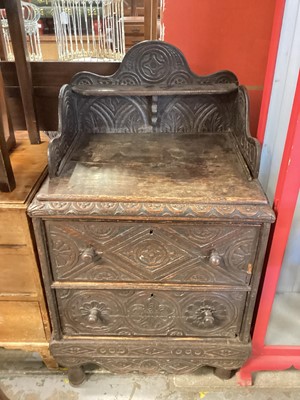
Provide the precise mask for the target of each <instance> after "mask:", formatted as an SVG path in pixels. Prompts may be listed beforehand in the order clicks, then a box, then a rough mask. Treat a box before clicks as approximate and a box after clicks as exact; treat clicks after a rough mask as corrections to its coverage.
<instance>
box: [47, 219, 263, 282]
mask: <svg viewBox="0 0 300 400" xmlns="http://www.w3.org/2000/svg"><path fill="white" fill-rule="evenodd" d="M46 229H47V235H48V243H49V253H50V258H51V262H52V268H53V274H54V278H55V279H57V280H62V281H63V280H71V281H90V280H92V281H153V282H155V281H165V282H193V283H198V282H199V283H213V284H215V283H227V284H233V283H245V282H248V281H249V265H251V266H252V265H253V263H254V258H255V248H256V246H257V241H258V234H259V227H257V226H248V225H247V226H240V225H236V226H234V225H231V226H230V227H228V226H226V225H222V224H205V223H201V224H190V225H189V224H170V225H165V224H151V223H125V222H124V223H114V222H91V221H86V222H84V221H81V222H76V221H70V222H69V221H63V222H62V221H55V222H54V221H47V222H46ZM214 256H215V257H216V259H214ZM251 271H252V267H251ZM251 271H250V273H251Z"/></svg>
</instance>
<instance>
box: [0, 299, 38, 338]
mask: <svg viewBox="0 0 300 400" xmlns="http://www.w3.org/2000/svg"><path fill="white" fill-rule="evenodd" d="M45 341H46V338H45V332H44V327H43V322H42V317H41V312H40V308H39V304H38V303H36V302H22V301H0V342H45Z"/></svg>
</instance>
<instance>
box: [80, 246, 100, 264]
mask: <svg viewBox="0 0 300 400" xmlns="http://www.w3.org/2000/svg"><path fill="white" fill-rule="evenodd" d="M101 255H102V253H100V252H97V251H96V250H95V249H94V248H93V247H88V248H87V249H85V250H84V251H83V252H82V254H81V258H82V259H83V261H87V262H92V261H95V260H98V259H100V258H101Z"/></svg>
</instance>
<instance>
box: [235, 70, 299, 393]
mask: <svg viewBox="0 0 300 400" xmlns="http://www.w3.org/2000/svg"><path fill="white" fill-rule="evenodd" d="M299 149H300V73H299V75H298V83H297V87H296V92H295V98H294V103H293V108H292V113H291V118H290V123H289V128H288V132H287V138H286V142H285V148H284V153H283V158H282V162H281V167H280V173H279V178H278V182H277V187H276V193H275V199H274V210H275V213H276V215H277V220H276V223H275V228H274V233H273V238H272V244H271V248H270V253H269V258H268V262H267V268H266V275H265V279H264V286H263V289H262V294H261V298H260V303H259V308H258V313H257V318H256V322H255V327H254V332H253V338H252V355H251V357H250V358H249V360H248V361H247V362H246V363H245V364H244V366H243V367H242V368H241V369H240V371H239V372H238V374H237V378H238V383H239V384H240V385H242V386H247V385H251V384H252V375H251V374H252V372H255V371H261V370H282V369H287V368H289V367H291V366H294V367H295V368H297V369H300V345H299V346H267V345H265V343H264V341H265V336H266V332H267V328H268V323H269V319H270V314H271V311H272V305H273V300H274V297H275V294H276V288H277V283H278V279H279V275H280V270H281V266H282V261H283V257H284V253H285V249H286V245H287V241H288V238H289V233H290V229H291V225H292V221H293V215H294V211H295V207H296V203H297V199H298V194H299V188H300V153H299Z"/></svg>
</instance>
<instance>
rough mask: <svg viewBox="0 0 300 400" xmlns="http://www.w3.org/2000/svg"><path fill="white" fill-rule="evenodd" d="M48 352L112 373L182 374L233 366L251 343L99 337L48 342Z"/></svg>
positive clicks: (69, 362)
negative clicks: (126, 339)
mask: <svg viewBox="0 0 300 400" xmlns="http://www.w3.org/2000/svg"><path fill="white" fill-rule="evenodd" d="M50 348H51V352H52V353H53V355H54V357H55V359H56V360H57V361H58V362H59V363H60V364H62V365H64V366H67V367H72V366H76V365H83V364H87V363H91V362H92V363H95V364H98V365H99V366H100V367H101V368H104V369H106V370H108V371H110V372H113V373H132V372H137V373H169V374H185V373H192V372H195V371H197V370H198V369H199V368H200V367H202V366H204V365H209V366H212V367H218V368H224V369H237V368H239V367H241V366H242V365H243V363H244V362H245V360H246V359H247V358H248V357H249V354H250V350H251V346H250V345H249V344H242V343H239V344H238V343H230V344H228V343H226V344H225V343H222V342H220V343H218V344H211V343H207V342H203V341H195V340H194V341H185V342H181V341H178V339H177V340H176V342H173V341H172V340H169V341H165V340H163V339H162V338H160V340H155V341H153V340H151V339H149V340H147V343H145V342H144V344H143V343H141V341H140V340H131V341H130V342H129V341H125V340H124V341H123V340H122V341H121V340H120V339H119V340H118V341H116V340H113V339H110V340H105V339H102V340H101V345H100V343H97V342H94V343H91V342H88V341H76V340H73V341H72V342H71V341H70V342H68V343H67V342H60V343H59V342H52V343H51V344H50Z"/></svg>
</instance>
